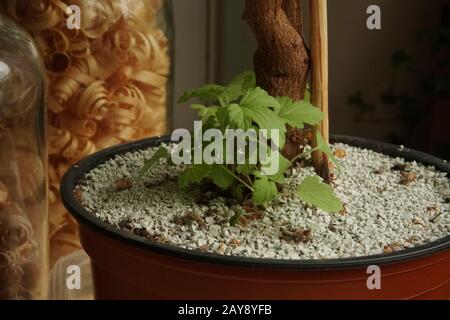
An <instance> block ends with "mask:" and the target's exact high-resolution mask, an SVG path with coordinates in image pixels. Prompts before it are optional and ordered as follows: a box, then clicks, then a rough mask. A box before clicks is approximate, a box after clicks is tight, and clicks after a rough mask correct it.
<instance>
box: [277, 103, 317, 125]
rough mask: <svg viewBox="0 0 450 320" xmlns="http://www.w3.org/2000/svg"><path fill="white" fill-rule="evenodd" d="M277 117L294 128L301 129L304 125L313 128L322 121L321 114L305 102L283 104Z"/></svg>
mask: <svg viewBox="0 0 450 320" xmlns="http://www.w3.org/2000/svg"><path fill="white" fill-rule="evenodd" d="M279 116H280V117H281V118H283V119H285V120H286V122H287V123H288V124H289V125H290V126H292V127H294V128H302V127H303V124H305V123H306V124H309V125H312V126H315V125H317V124H319V123H320V122H321V121H322V120H323V112H322V111H320V109H319V108H316V107H314V106H313V105H312V104H311V103H309V102H306V101H297V102H293V103H290V104H289V103H286V102H285V103H284V104H282V107H281V110H280V113H279Z"/></svg>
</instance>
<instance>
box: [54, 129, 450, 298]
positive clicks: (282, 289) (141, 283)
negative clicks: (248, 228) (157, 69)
mask: <svg viewBox="0 0 450 320" xmlns="http://www.w3.org/2000/svg"><path fill="white" fill-rule="evenodd" d="M335 139H336V140H338V141H342V142H345V143H348V144H351V145H355V146H359V147H366V148H368V149H374V150H376V151H381V152H384V153H386V154H390V155H392V156H403V157H405V158H406V159H408V160H416V161H420V162H422V163H425V164H429V165H434V166H436V167H437V168H438V169H440V170H442V171H445V172H447V173H448V172H450V166H449V165H448V164H447V163H445V162H444V161H442V160H439V159H436V158H433V157H430V156H428V155H425V154H422V153H419V152H416V151H413V150H409V149H404V148H402V149H400V148H398V147H395V146H392V145H387V144H384V143H379V142H372V141H367V140H364V139H358V138H351V137H342V136H340V137H335ZM162 141H167V138H164V137H163V138H156V139H150V140H146V141H141V142H137V143H134V144H129V145H125V146H120V147H115V148H112V149H109V150H106V151H102V152H101V153H99V154H96V155H94V156H91V157H89V158H87V159H85V160H83V161H81V162H80V163H79V164H77V165H76V166H74V167H73V168H71V169H70V170H69V171H68V173H67V174H66V176H65V177H64V179H63V183H62V189H61V194H62V198H63V201H64V203H65V205H66V207H67V209H68V210H69V211H70V212H71V213H72V215H73V216H74V217H75V218H76V219H77V220H78V222H79V223H80V233H81V242H82V245H83V247H84V249H85V250H86V252H87V253H88V254H89V256H90V257H91V259H92V269H93V275H94V286H95V296H96V298H97V299H275V300H276V299H289V300H291V299H448V298H449V297H450V237H449V236H448V237H446V238H444V239H441V240H439V241H436V242H433V243H430V244H427V245H424V246H420V247H417V248H414V249H408V250H402V251H399V252H396V253H393V254H388V255H379V256H370V257H361V258H351V259H333V260H307V261H306V260H297V261H293V260H270V259H251V258H238V257H225V256H219V255H214V254H208V253H202V252H196V251H188V250H183V249H179V248H175V247H172V246H168V245H163V244H158V243H154V242H152V241H149V240H146V239H143V238H140V237H137V236H135V235H133V234H131V233H128V232H125V231H120V230H117V229H115V228H114V227H112V226H110V225H108V224H106V223H104V222H102V221H100V220H99V219H97V218H96V217H95V216H93V215H92V214H90V213H88V212H86V211H85V210H84V209H83V208H82V207H81V206H80V204H79V203H77V201H76V199H75V197H74V195H73V189H74V187H75V186H76V184H77V182H78V181H79V180H80V179H81V178H82V177H83V175H84V174H85V173H86V172H88V171H89V170H91V169H93V168H95V167H96V166H97V165H98V164H100V163H102V162H104V161H106V160H108V159H110V158H111V157H114V156H115V155H117V154H122V153H126V152H130V151H134V150H139V149H143V148H147V147H150V146H155V145H158V144H159V143H161V142H162ZM418 196H420V195H418ZM369 266H377V267H379V268H380V269H379V271H380V276H381V277H380V282H379V285H380V286H381V288H376V285H377V281H376V279H375V277H376V275H377V271H378V270H375V273H374V271H373V269H371V268H369ZM375 269H376V268H375ZM374 286H375V287H374Z"/></svg>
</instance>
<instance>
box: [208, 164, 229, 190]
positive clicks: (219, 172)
mask: <svg viewBox="0 0 450 320" xmlns="http://www.w3.org/2000/svg"><path fill="white" fill-rule="evenodd" d="M211 179H212V180H213V182H214V183H215V184H216V185H217V186H218V187H220V188H222V189H224V190H225V189H228V188H229V187H230V186H231V185H232V184H233V183H234V181H235V178H234V177H233V176H232V175H231V174H230V173H229V172H228V171H227V170H226V169H225V168H224V167H223V165H214V166H213V168H212V170H211Z"/></svg>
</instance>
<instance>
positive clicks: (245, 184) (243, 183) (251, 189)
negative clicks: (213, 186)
mask: <svg viewBox="0 0 450 320" xmlns="http://www.w3.org/2000/svg"><path fill="white" fill-rule="evenodd" d="M222 167H223V168H224V169H225V171H227V172H228V173H229V174H230V175H232V176H233V177H234V178H235V179H236V180H237V181H239V182H240V183H242V185H244V186H245V187H246V188H247V189H249V190H250V191H251V192H254V191H255V189H253V188H252V186H250V185H249V184H248V183H247V182H245V181H244V180H242V179H241V178H240V177H239V176H238V175H237V174H235V173H234V172H233V171H231V170H230V169H228V167H227V166H222Z"/></svg>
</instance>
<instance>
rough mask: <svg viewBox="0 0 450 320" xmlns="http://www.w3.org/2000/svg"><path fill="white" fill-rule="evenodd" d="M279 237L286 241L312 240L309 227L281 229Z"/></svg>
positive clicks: (301, 241)
mask: <svg viewBox="0 0 450 320" xmlns="http://www.w3.org/2000/svg"><path fill="white" fill-rule="evenodd" d="M281 233H282V235H281V239H282V240H284V241H287V242H294V243H305V242H308V241H311V240H312V233H311V230H309V229H302V228H298V229H290V230H288V229H283V230H281Z"/></svg>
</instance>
